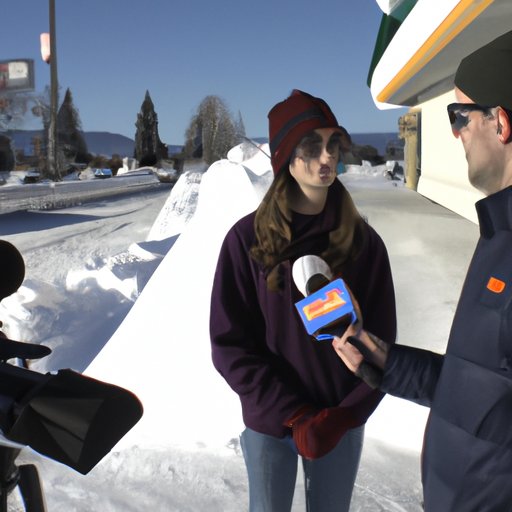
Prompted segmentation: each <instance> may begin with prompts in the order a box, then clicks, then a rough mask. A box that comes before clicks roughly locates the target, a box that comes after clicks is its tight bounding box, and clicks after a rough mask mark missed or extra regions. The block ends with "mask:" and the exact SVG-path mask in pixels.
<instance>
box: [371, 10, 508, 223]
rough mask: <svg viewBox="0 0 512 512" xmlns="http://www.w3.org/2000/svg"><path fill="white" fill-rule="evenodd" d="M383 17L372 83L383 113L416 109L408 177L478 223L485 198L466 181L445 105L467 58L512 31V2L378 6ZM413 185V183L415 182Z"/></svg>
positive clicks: (409, 129)
mask: <svg viewBox="0 0 512 512" xmlns="http://www.w3.org/2000/svg"><path fill="white" fill-rule="evenodd" d="M377 3H378V4H379V6H380V7H381V9H382V10H383V18H382V23H381V27H380V30H379V34H378V37H377V42H376V45H375V51H374V56H373V60H372V64H371V67H370V72H369V77H368V85H369V86H370V90H371V93H372V97H373V99H374V102H375V104H376V105H377V107H379V108H381V109H386V108H393V107H396V106H400V107H404V106H405V107H410V110H409V113H408V114H406V115H405V116H404V117H403V118H402V120H401V135H402V136H403V137H404V138H405V140H406V144H405V146H406V149H405V153H406V156H405V166H406V169H405V172H406V175H407V176H410V177H417V180H416V183H415V187H414V188H416V189H417V190H418V192H419V193H421V194H422V195H424V196H426V197H428V198H429V199H432V200H433V201H436V202H437V203H439V204H442V205H443V206H445V207H446V208H449V209H450V210H453V211H455V212H456V213H458V214H460V215H462V216H464V217H466V218H468V219H470V220H472V221H474V222H477V218H476V212H475V208H474V203H475V202H476V201H477V200H479V199H480V198H482V197H483V195H482V194H481V193H480V192H478V191H477V190H475V189H474V188H473V187H472V186H471V185H470V183H469V181H468V179H467V163H466V159H465V156H464V151H463V148H462V144H460V141H458V140H457V139H456V138H455V137H453V136H452V133H451V129H450V125H449V123H448V119H447V113H446V105H448V104H449V103H452V102H454V101H455V96H454V94H453V92H452V90H453V77H454V75H455V71H456V70H457V67H458V65H459V63H460V61H461V60H462V59H463V58H464V57H465V56H466V55H468V54H470V53H471V52H473V51H474V50H476V49H478V48H479V47H481V46H483V45H485V44H487V43H488V42H490V41H492V40H493V39H495V38H496V37H498V36H500V35H501V34H504V33H505V32H508V31H509V30H511V27H512V2H511V1H510V0H377ZM411 181H412V182H413V181H414V180H409V183H410V182H411Z"/></svg>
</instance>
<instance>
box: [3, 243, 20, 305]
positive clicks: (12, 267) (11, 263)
mask: <svg viewBox="0 0 512 512" xmlns="http://www.w3.org/2000/svg"><path fill="white" fill-rule="evenodd" d="M0 263H1V267H0V268H1V274H0V301H1V300H3V299H5V298H6V297H9V295H12V294H13V293H14V292H15V291H16V290H17V289H18V288H19V287H20V286H21V283H23V279H25V263H24V261H23V256H22V255H21V254H20V252H19V251H18V249H16V247H14V245H12V244H11V243H9V242H7V241H6V240H0Z"/></svg>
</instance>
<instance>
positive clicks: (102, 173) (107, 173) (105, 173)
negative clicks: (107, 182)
mask: <svg viewBox="0 0 512 512" xmlns="http://www.w3.org/2000/svg"><path fill="white" fill-rule="evenodd" d="M94 177H95V178H112V169H94Z"/></svg>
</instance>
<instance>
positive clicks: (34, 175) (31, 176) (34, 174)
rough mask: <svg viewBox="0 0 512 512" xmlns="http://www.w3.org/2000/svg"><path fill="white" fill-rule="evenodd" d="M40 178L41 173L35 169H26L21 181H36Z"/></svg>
mask: <svg viewBox="0 0 512 512" xmlns="http://www.w3.org/2000/svg"><path fill="white" fill-rule="evenodd" d="M40 179H41V173H40V172H39V171H37V170H35V169H32V170H30V171H27V173H26V174H25V176H24V177H23V183H37V182H38V181H39V180H40Z"/></svg>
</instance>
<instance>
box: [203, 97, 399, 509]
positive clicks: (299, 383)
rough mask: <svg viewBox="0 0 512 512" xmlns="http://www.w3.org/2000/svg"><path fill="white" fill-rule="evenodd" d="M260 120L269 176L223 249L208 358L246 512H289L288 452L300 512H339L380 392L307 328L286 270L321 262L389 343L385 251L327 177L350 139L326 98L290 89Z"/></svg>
mask: <svg viewBox="0 0 512 512" xmlns="http://www.w3.org/2000/svg"><path fill="white" fill-rule="evenodd" d="M268 117H269V139H270V151H271V162H272V168H273V170H274V174H275V179H274V181H273V183H272V185H271V186H270V188H269V190H268V192H267V194H266V195H265V197H264V198H263V201H262V203H261V204H260V206H259V207H258V209H257V210H256V211H255V212H253V213H251V214H249V215H248V216H246V217H244V218H242V219H241V220H240V221H238V222H237V223H236V224H235V225H234V226H233V227H232V228H231V229H230V231H229V232H228V234H227V235H226V237H225V240H224V243H223V245H222V248H221V252H220V255H219V260H218V264H217V270H216V273H215V278H214V284H213V290H212V301H211V319H210V333H211V341H212V357H213V363H214V365H215V367H216V368H217V370H218V371H219V372H220V374H221V375H222V376H223V377H224V378H225V379H226V381H227V382H228V384H229V385H230V386H231V387H232V388H233V390H234V391H235V392H236V393H237V394H238V395H239V397H240V401H241V405H242V414H243V419H244V423H245V426H246V429H245V430H244V432H243V433H242V435H241V446H242V450H243V454H244V459H245V463H246V467H247V472H248V477H249V497H250V511H251V512H255V511H274V512H286V511H287V510H290V508H291V504H292V500H293V492H294V488H295V479H296V473H297V461H298V457H297V454H298V455H300V456H301V457H302V462H303V467H304V474H305V479H306V502H307V504H308V505H307V506H308V508H307V510H308V511H311V512H319V511H337V512H338V511H348V509H349V505H350V499H351V496H352V488H353V484H354V481H355V477H356V472H357V468H358V465H359V459H360V454H361V450H362V438H363V428H364V427H363V425H364V423H365V422H366V420H367V418H368V416H369V415H370V414H371V413H372V412H373V410H374V409H375V407H377V405H378V403H379V401H380V400H381V398H382V395H381V394H380V393H379V392H378V391H374V390H372V389H371V388H369V387H368V386H367V385H366V384H365V383H364V382H362V381H361V380H359V379H358V378H357V377H355V376H354V375H353V374H352V373H351V372H350V371H349V370H348V369H347V368H346V367H345V366H344V365H343V363H342V362H341V361H340V359H339V358H338V357H337V356H336V354H335V352H334V351H333V350H332V347H331V343H330V342H319V341H316V340H315V339H314V338H312V337H310V336H309V335H308V334H307V333H306V331H305V329H304V327H303V325H302V323H301V320H300V317H299V315H298V313H297V311H296V308H295V307H294V304H295V303H296V302H297V301H299V300H300V299H302V298H303V296H302V295H301V293H300V292H299V290H298V289H297V286H296V285H295V284H294V282H293V279H292V273H291V268H292V265H293V263H294V261H295V260H297V259H298V258H299V257H301V256H304V255H316V256H320V257H321V258H322V259H323V260H325V262H327V264H328V265H329V267H330V269H331V270H332V273H333V275H334V276H336V277H338V276H339V277H342V278H343V279H344V280H345V281H346V283H347V284H348V286H349V287H350V288H351V290H352V291H353V293H354V295H355V296H356V297H358V299H359V304H360V307H361V312H362V315H363V317H364V319H365V328H368V329H369V330H371V331H372V332H376V333H380V334H379V335H380V336H382V337H384V339H391V340H393V339H394V338H395V334H396V314H395V299H394V291H393V283H392V278H391V272H390V267H389V261H388V256H387V252H386V249H385V246H384V244H383V242H382V240H381V239H380V237H379V236H378V235H377V233H376V232H375V231H374V230H373V229H372V228H371V227H370V226H368V224H367V223H366V222H364V220H363V219H362V218H361V216H360V215H359V214H358V212H357V210H356V208H355V206H354V204H353V202H352V199H351V197H350V196H349V194H348V192H347V191H346V189H345V188H344V187H343V185H342V184H341V182H340V181H339V180H338V179H337V176H336V167H337V164H338V161H339V160H340V158H341V153H342V152H343V151H347V150H349V149H350V144H351V143H350V137H349V135H348V133H347V132H346V130H345V129H344V128H343V127H341V126H339V125H338V122H337V120H336V117H335V116H334V114H333V113H332V111H331V109H330V108H329V106H328V105H327V103H325V101H323V100H322V99H320V98H315V97H313V96H311V95H309V94H307V93H305V92H302V91H298V90H294V91H293V92H292V94H291V95H290V96H289V97H288V98H287V99H286V100H284V101H282V102H280V103H278V104H277V105H275V106H274V108H272V110H271V111H270V112H269V114H268ZM370 325H371V326H372V327H371V328H370Z"/></svg>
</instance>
